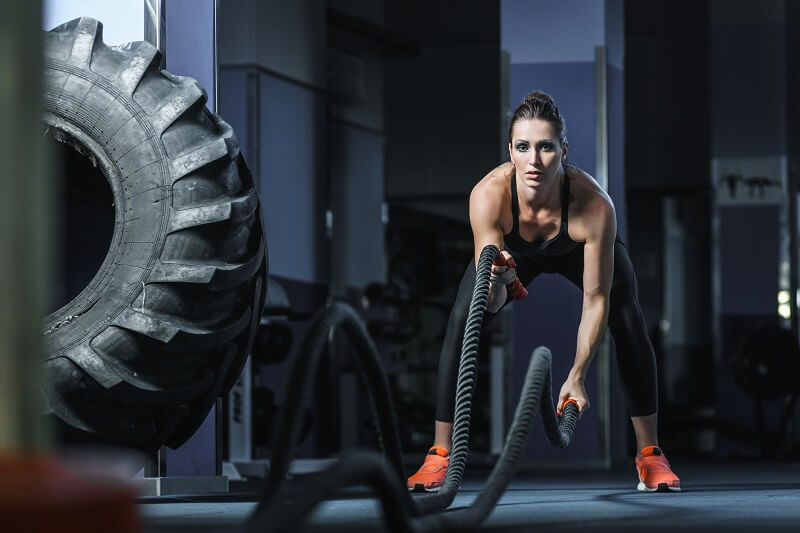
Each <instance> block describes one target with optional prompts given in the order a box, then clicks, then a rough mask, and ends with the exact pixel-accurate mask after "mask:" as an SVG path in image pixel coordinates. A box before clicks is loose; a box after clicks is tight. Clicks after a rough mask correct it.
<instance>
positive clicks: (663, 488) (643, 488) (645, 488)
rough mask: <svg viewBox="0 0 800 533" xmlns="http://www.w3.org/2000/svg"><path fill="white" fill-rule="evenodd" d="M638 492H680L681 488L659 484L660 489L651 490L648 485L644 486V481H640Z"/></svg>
mask: <svg viewBox="0 0 800 533" xmlns="http://www.w3.org/2000/svg"><path fill="white" fill-rule="evenodd" d="M636 490H638V491H641V492H680V491H681V488H680V487H670V486H669V485H667V484H666V483H659V484H658V487H656V488H654V489H651V488H650V487H648V486H647V485H645V484H644V481H640V482H639V485H638V486H637V487H636Z"/></svg>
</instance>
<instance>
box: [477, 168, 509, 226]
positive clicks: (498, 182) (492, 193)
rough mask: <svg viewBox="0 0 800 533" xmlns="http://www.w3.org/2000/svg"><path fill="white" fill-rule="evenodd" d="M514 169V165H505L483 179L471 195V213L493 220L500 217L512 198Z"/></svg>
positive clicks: (493, 170)
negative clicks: (511, 187)
mask: <svg viewBox="0 0 800 533" xmlns="http://www.w3.org/2000/svg"><path fill="white" fill-rule="evenodd" d="M513 169H514V165H513V164H511V163H503V164H502V165H500V166H498V167H496V168H494V169H492V170H491V171H490V172H489V173H487V174H486V175H485V176H484V177H483V178H481V180H480V181H478V183H476V184H475V186H474V187H473V188H472V192H471V193H470V198H469V202H470V212H476V211H477V212H481V213H483V214H484V215H487V216H490V217H491V218H496V217H500V216H501V213H502V212H503V206H504V205H505V204H507V203H509V200H510V198H511V192H510V189H509V184H510V183H511V176H512V175H513Z"/></svg>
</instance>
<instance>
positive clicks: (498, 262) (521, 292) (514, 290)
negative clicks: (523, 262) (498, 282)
mask: <svg viewBox="0 0 800 533" xmlns="http://www.w3.org/2000/svg"><path fill="white" fill-rule="evenodd" d="M492 264H494V265H495V266H507V267H511V268H513V269H515V270H516V268H517V264H516V263H515V262H514V258H513V257H512V258H510V259H508V260H506V258H505V257H503V254H498V255H497V258H496V259H495V260H494V263H492ZM506 288H507V289H508V290H509V292H511V296H513V297H514V299H515V300H522V299H523V298H525V297H526V296H528V290H527V289H526V288H525V286H524V285H523V284H522V282H521V281H520V280H519V278H518V277H514V281H512V282H511V283H509V284H508V285H506Z"/></svg>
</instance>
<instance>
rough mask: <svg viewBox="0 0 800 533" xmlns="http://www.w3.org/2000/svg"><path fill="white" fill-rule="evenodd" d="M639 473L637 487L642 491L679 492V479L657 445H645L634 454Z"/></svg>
mask: <svg viewBox="0 0 800 533" xmlns="http://www.w3.org/2000/svg"><path fill="white" fill-rule="evenodd" d="M636 471H637V472H638V473H639V486H638V487H636V488H637V489H639V490H641V491H644V492H656V491H658V492H680V491H681V480H680V479H678V476H676V475H675V473H674V472H673V471H672V470H671V469H670V467H669V462H668V461H667V457H666V456H665V455H664V452H662V451H661V448H659V447H658V446H646V447H644V448H642V451H641V452H640V453H639V455H637V456H636Z"/></svg>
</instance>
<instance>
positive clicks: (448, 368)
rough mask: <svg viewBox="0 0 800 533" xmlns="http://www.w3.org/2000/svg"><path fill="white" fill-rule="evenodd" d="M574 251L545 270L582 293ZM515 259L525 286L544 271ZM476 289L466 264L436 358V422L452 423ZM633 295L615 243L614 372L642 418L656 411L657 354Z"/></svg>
mask: <svg viewBox="0 0 800 533" xmlns="http://www.w3.org/2000/svg"><path fill="white" fill-rule="evenodd" d="M576 252H577V253H572V254H569V255H568V256H565V257H564V258H552V257H549V258H547V259H548V261H554V263H551V264H550V267H551V268H548V269H547V272H554V273H559V274H561V275H562V276H564V277H565V278H567V279H568V280H570V281H571V282H572V283H574V284H575V285H576V286H577V287H578V288H580V289H583V252H582V248H580V249H578V250H576ZM514 259H515V261H516V263H517V276H518V277H519V279H520V281H521V282H522V284H523V285H525V286H528V285H529V284H530V283H531V281H533V279H534V278H535V277H536V276H538V275H539V274H540V273H542V272H544V271H545V270H543V269H542V268H541V266H540V265H537V264H536V263H535V262H532V261H530V260H526V258H525V257H517V256H516V255H515V256H514ZM474 285H475V263H474V262H472V261H470V263H469V264H468V265H467V269H466V271H465V272H464V276H463V277H462V278H461V283H460V284H459V286H458V295H457V296H456V301H455V304H453V310H452V311H451V313H450V319H449V321H448V322H447V332H446V333H445V338H444V344H443V345H442V354H441V356H440V358H439V379H438V387H437V399H436V420H439V421H442V422H452V421H453V412H454V409H455V395H456V381H457V378H458V364H459V360H460V358H461V342H462V339H463V336H464V327H465V325H466V322H467V315H468V314H469V305H470V302H471V300H472V291H473V287H474ZM637 292H638V288H637V283H636V275H635V274H634V272H633V265H632V264H631V259H630V256H629V255H628V248H627V247H626V246H625V244H624V243H623V242H621V241H619V240H617V241H616V242H615V243H614V278H613V281H612V283H611V295H610V298H609V306H610V309H609V314H608V329H609V330H610V331H611V335H613V337H614V344H615V345H616V354H617V371H618V372H619V376H620V381H621V382H622V388H623V391H624V393H625V399H626V402H627V406H628V411H629V413H630V416H646V415H651V414H654V413H656V412H657V411H658V382H657V379H658V378H657V374H656V357H655V352H654V351H653V345H652V344H651V343H650V338H649V337H648V336H647V328H646V327H645V324H644V318H643V317H642V310H641V308H640V307H639V299H638V297H637ZM509 301H510V300H509ZM506 304H508V301H507V302H506ZM493 316H494V315H492V314H491V313H486V316H485V318H484V329H485V326H486V323H487V322H488V321H489V320H491V318H492V317H493Z"/></svg>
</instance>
